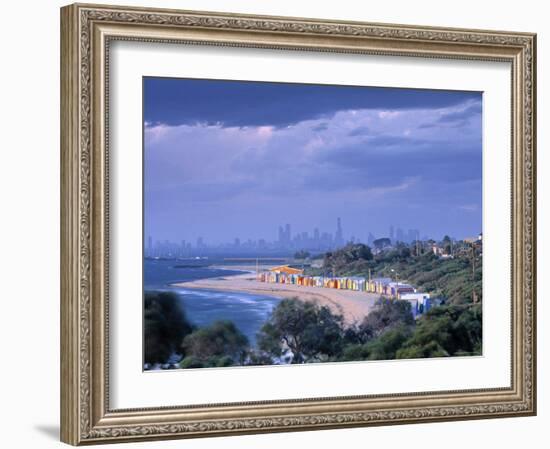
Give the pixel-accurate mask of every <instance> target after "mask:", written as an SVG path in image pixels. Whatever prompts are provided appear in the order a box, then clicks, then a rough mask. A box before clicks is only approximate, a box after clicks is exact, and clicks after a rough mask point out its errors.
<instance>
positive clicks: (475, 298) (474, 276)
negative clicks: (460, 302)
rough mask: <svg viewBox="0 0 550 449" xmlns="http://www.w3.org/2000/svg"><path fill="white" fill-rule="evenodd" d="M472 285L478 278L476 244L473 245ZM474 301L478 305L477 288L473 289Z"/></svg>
mask: <svg viewBox="0 0 550 449" xmlns="http://www.w3.org/2000/svg"><path fill="white" fill-rule="evenodd" d="M471 245H472V285H473V284H474V282H475V278H476V249H475V243H472V244H471ZM472 301H473V303H474V304H475V303H477V293H476V290H475V288H472Z"/></svg>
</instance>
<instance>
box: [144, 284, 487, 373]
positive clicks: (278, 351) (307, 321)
mask: <svg viewBox="0 0 550 449" xmlns="http://www.w3.org/2000/svg"><path fill="white" fill-rule="evenodd" d="M165 295H170V294H165ZM163 298H164V300H167V298H168V296H163ZM171 301H172V302H173V303H174V304H176V303H177V302H178V301H179V299H178V298H177V296H176V295H175V294H172V295H171ZM410 307H411V306H410V303H409V302H408V301H401V300H390V299H384V298H380V299H379V300H378V301H377V304H376V306H375V308H374V310H373V311H372V312H371V313H370V314H369V315H367V316H366V317H365V318H364V320H363V321H362V322H361V323H358V324H357V325H355V326H352V327H345V326H344V324H343V319H342V316H340V315H337V314H334V313H333V312H332V311H331V310H330V309H329V308H328V307H326V306H320V305H318V304H316V303H311V302H304V301H300V300H298V299H284V300H282V301H281V302H280V303H279V304H278V306H277V307H276V308H275V309H274V311H273V313H272V315H271V317H270V319H269V320H268V321H267V322H266V323H265V324H264V325H263V326H262V328H261V330H260V332H259V334H258V344H257V348H252V347H251V346H250V345H249V342H248V340H247V338H246V337H245V336H244V335H243V334H242V333H241V332H240V331H239V330H238V329H237V328H236V327H235V325H234V324H233V323H232V322H229V321H217V322H214V323H213V324H211V325H210V326H206V327H202V328H200V329H193V328H189V327H185V330H186V331H187V334H186V335H185V336H184V337H183V338H182V339H181V342H180V345H179V347H176V346H172V349H173V350H174V351H175V352H177V353H179V354H180V355H181V361H180V362H179V367H181V368H205V367H226V366H246V365H272V364H278V363H293V364H296V363H315V362H339V361H360V360H391V359H409V358H429V357H447V356H457V355H479V354H480V353H481V306H480V305H479V304H476V305H474V306H472V307H468V306H464V305H446V306H440V307H435V308H433V309H431V310H430V311H428V312H427V313H426V314H424V315H423V316H422V317H420V318H419V319H418V320H414V319H413V317H412V314H411V310H410ZM148 320H149V318H147V317H146V326H147V328H148V329H160V327H158V326H156V327H155V326H148V323H147V321H148ZM152 337H153V338H152ZM148 338H149V339H150V340H149V342H147V347H148V348H149V351H151V350H152V349H153V346H154V344H158V343H159V342H162V338H159V336H158V335H152V334H149V335H146V340H147V339H148ZM166 347H167V346H166V345H162V344H161V345H160V346H159V350H160V351H159V352H158V354H159V356H158V357H156V358H151V357H149V358H147V357H146V363H165V362H166V361H167V360H168V358H169V356H170V354H169V353H168V352H167V351H166V350H165V348H166ZM160 354H162V356H160Z"/></svg>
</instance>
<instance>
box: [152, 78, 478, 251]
mask: <svg viewBox="0 0 550 449" xmlns="http://www.w3.org/2000/svg"><path fill="white" fill-rule="evenodd" d="M481 109H482V96H481V93H479V92H461V91H436V90H420V89H394V88H370V87H352V86H327V85H304V84H283V83H259V82H239V81H215V80H192V79H167V78H145V79H144V122H145V123H144V183H145V189H144V190H145V198H144V206H145V208H144V221H145V236H148V235H151V236H153V239H154V240H164V239H169V240H173V241H179V240H182V239H185V240H187V241H191V242H194V241H195V240H196V239H197V237H199V236H202V237H203V238H204V239H205V241H206V242H207V243H220V242H228V241H232V240H233V239H234V238H236V237H239V238H240V239H241V240H246V239H248V238H252V239H258V238H264V239H266V240H269V241H271V240H276V239H277V229H278V226H279V225H281V224H285V223H290V224H291V225H292V230H293V233H295V232H301V231H308V232H309V233H310V235H311V233H312V232H313V229H314V228H315V227H318V228H319V229H320V230H321V232H324V231H327V232H334V231H335V228H336V217H341V218H342V224H343V228H344V234H345V237H346V238H350V237H351V236H355V237H356V238H360V239H361V240H363V241H366V239H367V235H368V233H369V232H372V233H373V234H374V235H376V236H377V237H382V236H387V235H388V233H389V231H388V229H389V226H390V225H394V226H395V227H401V228H403V229H405V230H407V229H409V228H415V229H419V230H420V234H421V236H424V235H427V236H429V237H433V238H441V237H442V236H443V235H444V234H449V235H452V236H454V237H457V238H462V237H466V236H471V235H475V234H477V233H478V232H480V231H481V199H482V181H481V175H482V120H481Z"/></svg>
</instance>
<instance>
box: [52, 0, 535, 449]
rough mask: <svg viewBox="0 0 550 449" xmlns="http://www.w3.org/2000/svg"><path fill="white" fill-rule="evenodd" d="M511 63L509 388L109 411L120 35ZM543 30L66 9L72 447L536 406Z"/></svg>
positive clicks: (64, 306)
mask: <svg viewBox="0 0 550 449" xmlns="http://www.w3.org/2000/svg"><path fill="white" fill-rule="evenodd" d="M116 40H127V41H128V40H131V41H138V42H140V41H143V42H158V43H167V44H168V43H172V44H173V43H180V44H197V43H198V44H206V45H213V46H220V47H226V46H230V47H237V48H239V47H242V48H245V47H252V48H262V49H272V50H273V51H277V49H285V50H299V51H314V52H336V53H354V54H366V55H372V54H375V55H389V56H412V57H417V58H441V59H462V60H478V61H505V62H509V63H510V64H511V67H512V74H511V79H512V85H511V86H510V89H511V98H512V117H511V120H510V122H511V129H503V130H502V132H503V133H510V140H511V148H512V154H511V158H512V174H511V178H512V186H511V196H512V210H511V211H510V214H511V218H512V236H511V248H512V261H511V262H512V263H511V264H512V285H511V294H512V310H511V317H512V320H511V322H512V332H511V335H512V342H511V350H512V354H511V360H512V366H511V387H510V388H495V389H484V390H479V389H478V390H457V391H444V392H425V393H422V392H419V393H402V394H393V395H365V396H353V397H336V398H335V397H327V398H296V399H293V400H280V401H261V400H259V401H257V402H241V403H230V404H222V403H220V404H215V405H205V406H200V405H194V406H191V407H189V406H188V407H185V406H182V407H159V408H144V409H132V410H128V409H125V410H117V409H112V408H111V407H110V406H109V396H110V390H109V359H108V354H109V338H108V336H109V313H108V311H109V301H110V299H109V295H108V291H109V277H108V271H109V265H108V261H109V232H108V230H109V207H108V204H109V165H108V162H109V151H108V136H109V122H108V117H109V115H108V114H109V110H108V99H109V97H108V95H109V92H108V75H109V64H108V55H109V49H110V45H111V44H112V42H114V41H116ZM535 58H536V36H535V35H534V34H529V33H517V32H502V31H484V30H468V29H447V28H434V27H421V26H405V25H386V24H374V23H360V22H336V21H329V20H314V19H301V18H287V17H260V16H247V15H240V14H227V13H210V12H191V11H175V10H161V9H144V8H130V7H115V6H104V5H86V4H75V5H70V6H66V7H64V8H62V9H61V439H62V441H64V442H66V443H70V444H73V445H80V444H90V443H107V442H122V441H138V440H156V439H167V438H193V437H200V436H216V435H236V434H247V433H260V432H280V431H300V430H314V429H327V428H343V427H355V426H371V425H389V424H405V423H415V422H436V421H446V420H465V419H480V418H494V417H510V416H530V415H534V414H535V413H536V304H535V299H536V290H535V286H536V228H535V226H536V224H535V223H536V185H535V180H536V158H535V150H536V129H535V123H536V120H535V110H536V109H535V106H536V59H535Z"/></svg>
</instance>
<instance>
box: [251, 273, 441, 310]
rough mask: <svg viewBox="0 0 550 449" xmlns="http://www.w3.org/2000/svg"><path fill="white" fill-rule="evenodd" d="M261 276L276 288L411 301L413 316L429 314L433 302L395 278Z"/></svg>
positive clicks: (425, 294) (287, 274)
mask: <svg viewBox="0 0 550 449" xmlns="http://www.w3.org/2000/svg"><path fill="white" fill-rule="evenodd" d="M277 268H279V269H271V270H270V271H264V272H261V273H258V280H259V281H261V282H267V283H272V284H293V285H302V286H305V287H321V288H334V289H338V290H353V291H358V292H365V293H376V294H379V295H381V296H387V297H390V298H396V299H402V300H407V301H409V302H410V303H411V306H412V312H413V315H415V316H416V315H417V314H420V313H423V312H426V311H428V310H429V309H430V307H431V305H432V302H431V301H430V295H429V294H428V293H419V292H417V291H416V289H415V288H414V287H413V286H412V285H410V284H406V283H403V282H396V281H394V280H393V279H391V278H384V277H381V278H373V279H366V278H363V277H359V276H348V277H330V276H308V275H305V274H303V271H302V270H298V269H294V268H290V267H286V266H284V267H277Z"/></svg>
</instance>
